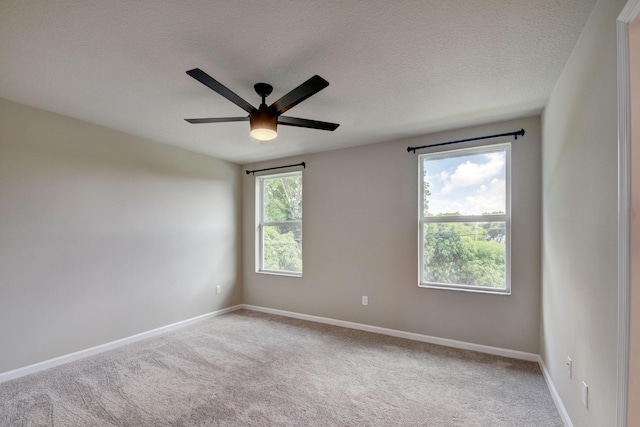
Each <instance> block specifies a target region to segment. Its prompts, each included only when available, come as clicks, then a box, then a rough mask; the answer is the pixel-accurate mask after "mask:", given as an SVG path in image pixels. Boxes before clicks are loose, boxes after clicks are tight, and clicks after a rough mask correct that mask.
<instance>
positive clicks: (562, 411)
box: [538, 356, 573, 427]
mask: <svg viewBox="0 0 640 427" xmlns="http://www.w3.org/2000/svg"><path fill="white" fill-rule="evenodd" d="M538 365H540V369H541V370H542V375H543V376H544V380H545V381H546V382H547V387H548V388H549V392H550V393H551V397H552V398H553V403H555V404H556V408H557V409H558V412H559V413H560V418H562V422H563V423H564V425H565V426H566V427H573V422H571V418H569V413H568V412H567V408H565V407H564V404H563V403H562V399H560V394H558V390H556V386H555V384H553V380H551V374H549V371H548V370H547V367H546V365H545V364H544V361H543V360H542V357H540V356H538Z"/></svg>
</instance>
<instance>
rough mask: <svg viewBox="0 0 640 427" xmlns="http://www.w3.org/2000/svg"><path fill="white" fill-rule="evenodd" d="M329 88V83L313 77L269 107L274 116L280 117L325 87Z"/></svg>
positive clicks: (318, 77)
mask: <svg viewBox="0 0 640 427" xmlns="http://www.w3.org/2000/svg"><path fill="white" fill-rule="evenodd" d="M327 86H329V82H328V81H326V80H325V79H323V78H322V77H320V76H313V77H311V78H310V79H309V80H307V81H306V82H304V83H302V84H301V85H300V86H298V87H297V88H295V89H293V90H292V91H291V92H289V93H287V94H286V95H284V96H283V97H282V98H280V99H278V100H277V101H276V102H274V103H273V104H271V106H270V107H269V108H270V109H272V110H273V111H275V112H276V115H278V116H279V115H280V114H282V113H284V112H285V111H287V110H289V109H291V108H293V107H295V106H296V105H298V104H299V103H301V102H302V101H304V100H305V99H307V98H309V97H310V96H312V95H315V94H316V93H318V92H320V91H321V90H322V89H324V88H325V87H327Z"/></svg>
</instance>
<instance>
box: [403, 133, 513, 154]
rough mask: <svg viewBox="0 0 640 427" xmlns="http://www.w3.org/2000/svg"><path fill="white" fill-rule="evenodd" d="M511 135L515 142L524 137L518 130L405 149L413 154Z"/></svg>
mask: <svg viewBox="0 0 640 427" xmlns="http://www.w3.org/2000/svg"><path fill="white" fill-rule="evenodd" d="M511 135H512V136H514V137H515V139H516V140H517V139H518V136H524V129H520V130H519V131H515V132H507V133H501V134H498V135H487V136H479V137H477V138H468V139H459V140H457V141H449V142H441V143H439V144H431V145H422V146H420V147H407V152H408V153H411V152H413V153H414V154H415V152H416V150H420V149H421V148H428V147H439V146H441V145H449V144H459V143H461V142H469V141H477V140H480V139H489V138H500V137H502V136H511Z"/></svg>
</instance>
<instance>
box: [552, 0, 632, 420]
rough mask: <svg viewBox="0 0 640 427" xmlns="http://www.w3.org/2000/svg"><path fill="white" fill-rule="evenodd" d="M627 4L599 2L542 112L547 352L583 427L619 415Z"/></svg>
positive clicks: (569, 406) (565, 397) (572, 411)
mask: <svg viewBox="0 0 640 427" xmlns="http://www.w3.org/2000/svg"><path fill="white" fill-rule="evenodd" d="M624 4H625V0H599V1H598V2H597V3H596V5H595V7H594V10H593V12H592V14H591V16H590V18H589V21H588V22H587V24H586V26H585V28H584V30H583V32H582V34H581V36H580V38H579V40H578V42H577V44H576V47H575V49H574V51H573V53H572V55H571V57H570V58H569V61H568V62H567V65H566V67H565V69H564V71H563V73H562V75H561V77H560V79H559V80H558V82H557V84H556V87H555V88H554V90H553V92H552V95H551V98H550V100H549V103H548V105H547V108H546V110H545V113H544V116H543V137H542V140H543V165H544V166H543V190H542V191H543V260H542V266H543V277H542V292H543V299H542V301H543V302H542V311H543V318H542V335H541V355H542V358H543V359H544V362H545V364H546V366H547V367H548V369H549V372H550V374H551V377H552V379H553V382H554V383H555V386H556V388H557V390H558V392H559V393H560V397H561V398H562V401H563V402H564V405H565V407H566V408H567V411H568V412H569V415H570V417H571V419H572V420H573V423H574V424H575V425H578V426H608V425H613V424H612V423H613V420H615V414H616V405H615V399H616V384H617V382H616V338H617V198H618V192H617V97H616V84H617V83H616V82H617V75H616V19H617V17H618V15H619V13H620V11H621V10H622V7H623V6H624ZM567 356H570V357H571V358H572V359H573V374H574V375H573V379H569V378H568V375H567V371H566V367H565V362H566V358H567ZM581 381H585V382H586V383H587V384H588V385H589V408H588V409H587V408H585V407H584V406H583V405H582V403H581V398H580V396H581V395H580V383H581Z"/></svg>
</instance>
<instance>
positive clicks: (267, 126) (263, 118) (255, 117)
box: [249, 111, 278, 141]
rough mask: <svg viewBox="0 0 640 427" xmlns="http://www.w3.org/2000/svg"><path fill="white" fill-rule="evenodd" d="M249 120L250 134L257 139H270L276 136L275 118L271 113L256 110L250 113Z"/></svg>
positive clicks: (276, 124)
mask: <svg viewBox="0 0 640 427" xmlns="http://www.w3.org/2000/svg"><path fill="white" fill-rule="evenodd" d="M249 121H250V123H251V132H250V135H251V136H252V137H253V138H255V139H257V140H258V141H271V140H272V139H274V138H275V137H276V136H278V132H277V126H278V123H277V118H276V117H275V116H273V115H272V114H268V113H267V112H266V111H256V112H255V113H252V114H251V115H250V118H249Z"/></svg>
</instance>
